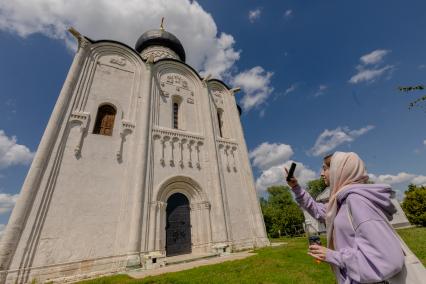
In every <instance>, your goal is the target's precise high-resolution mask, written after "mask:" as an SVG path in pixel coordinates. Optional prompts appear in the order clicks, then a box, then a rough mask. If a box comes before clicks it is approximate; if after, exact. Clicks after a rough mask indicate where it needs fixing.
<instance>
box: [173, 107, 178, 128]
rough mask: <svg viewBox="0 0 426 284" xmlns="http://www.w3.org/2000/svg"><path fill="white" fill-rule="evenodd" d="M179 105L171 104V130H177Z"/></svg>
mask: <svg viewBox="0 0 426 284" xmlns="http://www.w3.org/2000/svg"><path fill="white" fill-rule="evenodd" d="M178 122H179V103H177V102H173V128H174V129H178V128H179V124H178Z"/></svg>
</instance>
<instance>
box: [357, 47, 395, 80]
mask: <svg viewBox="0 0 426 284" xmlns="http://www.w3.org/2000/svg"><path fill="white" fill-rule="evenodd" d="M389 52H391V51H390V50H385V49H377V50H374V51H372V52H370V53H368V54H365V55H363V56H361V57H360V61H361V64H360V65H358V66H356V68H355V69H356V70H357V73H356V74H355V75H353V76H352V77H351V78H350V79H349V83H351V84H358V83H362V82H367V83H371V82H374V81H375V80H376V79H378V78H379V77H381V76H383V75H386V74H388V75H389V76H390V75H391V74H392V72H393V70H394V69H395V66H393V65H386V66H384V67H380V66H379V65H380V63H381V62H382V61H383V58H384V57H385V55H387V54H388V53H389ZM368 65H374V66H368Z"/></svg>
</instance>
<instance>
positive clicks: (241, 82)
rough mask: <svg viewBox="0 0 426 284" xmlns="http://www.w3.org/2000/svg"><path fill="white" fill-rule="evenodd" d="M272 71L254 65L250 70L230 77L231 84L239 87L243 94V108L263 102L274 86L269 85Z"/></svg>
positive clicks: (249, 107) (246, 108) (247, 108)
mask: <svg viewBox="0 0 426 284" xmlns="http://www.w3.org/2000/svg"><path fill="white" fill-rule="evenodd" d="M272 75H273V73H272V72H267V71H265V70H264V69H263V68H262V67H260V66H256V67H253V68H252V69H250V70H246V71H243V72H241V73H239V74H237V75H236V76H235V77H234V78H233V79H232V84H234V85H235V86H239V87H241V89H242V90H243V92H244V96H243V98H242V99H241V103H242V107H243V109H244V110H249V109H251V108H253V107H255V106H259V105H261V104H262V103H264V102H265V101H266V100H267V99H268V97H269V95H270V94H271V93H272V91H273V90H274V88H273V87H272V86H271V77H272Z"/></svg>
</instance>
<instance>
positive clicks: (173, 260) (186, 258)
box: [164, 253, 220, 266]
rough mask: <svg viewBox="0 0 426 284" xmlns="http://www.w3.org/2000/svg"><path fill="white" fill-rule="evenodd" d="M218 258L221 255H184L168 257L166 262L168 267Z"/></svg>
mask: <svg viewBox="0 0 426 284" xmlns="http://www.w3.org/2000/svg"><path fill="white" fill-rule="evenodd" d="M218 256H220V254H219V253H205V254H183V255H177V256H169V257H166V258H165V260H164V261H165V263H166V266H169V265H174V264H180V263H186V262H192V261H196V260H201V259H208V258H213V257H218Z"/></svg>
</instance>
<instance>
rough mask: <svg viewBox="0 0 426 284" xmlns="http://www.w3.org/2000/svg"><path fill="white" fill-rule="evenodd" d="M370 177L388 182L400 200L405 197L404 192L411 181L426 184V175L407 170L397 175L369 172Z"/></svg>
mask: <svg viewBox="0 0 426 284" xmlns="http://www.w3.org/2000/svg"><path fill="white" fill-rule="evenodd" d="M368 176H369V177H370V179H371V180H372V181H374V182H375V183H386V184H389V185H391V186H392V189H393V190H395V192H396V197H397V199H398V200H400V201H401V200H403V199H404V192H405V191H406V190H407V188H408V185H409V184H410V183H412V184H415V185H418V186H426V176H424V175H415V174H410V173H406V172H400V173H398V174H396V175H391V174H382V175H375V174H368Z"/></svg>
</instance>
